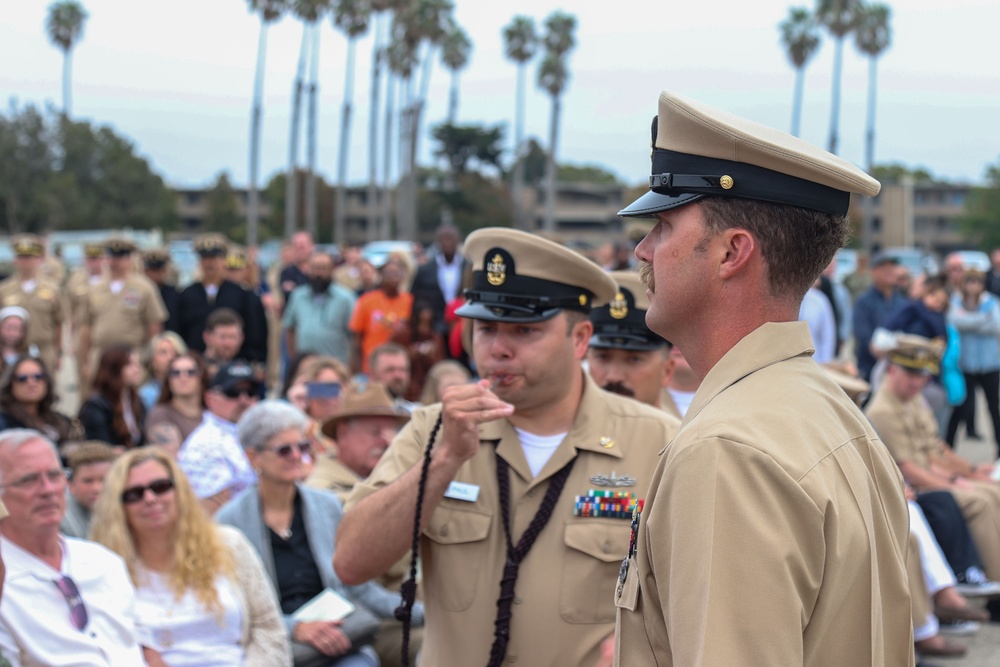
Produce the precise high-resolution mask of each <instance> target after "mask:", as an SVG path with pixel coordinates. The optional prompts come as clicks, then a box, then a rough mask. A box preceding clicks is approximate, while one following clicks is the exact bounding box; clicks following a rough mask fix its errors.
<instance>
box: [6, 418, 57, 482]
mask: <svg viewBox="0 0 1000 667" xmlns="http://www.w3.org/2000/svg"><path fill="white" fill-rule="evenodd" d="M35 440H41V441H42V442H44V443H45V444H46V445H48V446H49V448H50V449H51V450H52V454H53V456H55V457H56V460H57V461H59V460H60V459H59V450H58V449H57V448H56V445H55V443H54V442H52V441H51V440H50V439H49V438H48V437H46V436H45V434H44V433H41V432H40V431H35V430H34V429H30V428H11V429H7V430H6V431H3V432H2V433H0V462H2V461H4V460H6V458H7V457H6V456H5V455H8V454H9V455H11V456H13V454H14V453H16V452H17V450H19V449H21V447H23V446H24V445H26V444H28V443H29V442H33V441H35ZM60 465H61V464H60ZM3 473H4V466H3V464H2V463H0V484H2V483H3Z"/></svg>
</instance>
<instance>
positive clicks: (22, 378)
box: [14, 373, 45, 384]
mask: <svg viewBox="0 0 1000 667" xmlns="http://www.w3.org/2000/svg"><path fill="white" fill-rule="evenodd" d="M14 379H15V380H17V381H18V382H20V383H21V384H24V383H25V382H27V381H28V380H34V381H35V382H41V381H42V380H44V379H45V373H25V374H24V375H16V376H14Z"/></svg>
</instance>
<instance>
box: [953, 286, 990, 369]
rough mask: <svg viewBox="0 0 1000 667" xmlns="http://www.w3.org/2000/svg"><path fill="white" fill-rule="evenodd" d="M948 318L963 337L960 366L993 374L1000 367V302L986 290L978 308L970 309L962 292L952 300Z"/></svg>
mask: <svg viewBox="0 0 1000 667" xmlns="http://www.w3.org/2000/svg"><path fill="white" fill-rule="evenodd" d="M948 320H949V321H950V322H951V323H952V324H953V325H955V328H956V329H958V333H959V335H960V336H961V339H962V355H961V361H960V365H961V367H962V370H963V371H964V372H966V373H989V372H991V371H996V370H1000V339H998V338H997V337H998V336H1000V302H998V300H997V297H995V296H994V295H992V294H990V293H988V292H984V293H983V296H982V297H981V298H980V300H979V307H978V308H977V309H976V310H966V309H965V306H964V305H963V304H962V295H961V294H955V295H954V296H952V299H951V309H950V310H949V312H948Z"/></svg>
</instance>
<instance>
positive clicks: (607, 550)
mask: <svg viewBox="0 0 1000 667" xmlns="http://www.w3.org/2000/svg"><path fill="white" fill-rule="evenodd" d="M613 550H614V547H612V546H611V542H605V543H604V545H603V546H602V547H601V551H603V552H604V553H606V554H609V553H611V552H612V551H613Z"/></svg>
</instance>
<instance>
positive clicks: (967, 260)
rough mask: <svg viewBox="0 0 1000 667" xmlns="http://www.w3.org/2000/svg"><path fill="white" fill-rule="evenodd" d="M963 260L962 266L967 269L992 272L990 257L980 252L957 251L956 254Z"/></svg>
mask: <svg viewBox="0 0 1000 667" xmlns="http://www.w3.org/2000/svg"><path fill="white" fill-rule="evenodd" d="M949 254H955V255H958V256H959V257H961V258H962V266H964V267H965V268H967V269H978V270H980V271H982V272H983V273H986V272H987V271H989V270H990V256H989V255H987V254H986V253H985V252H981V251H979V250H956V251H955V252H954V253H949Z"/></svg>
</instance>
